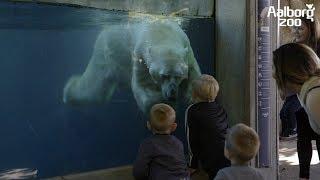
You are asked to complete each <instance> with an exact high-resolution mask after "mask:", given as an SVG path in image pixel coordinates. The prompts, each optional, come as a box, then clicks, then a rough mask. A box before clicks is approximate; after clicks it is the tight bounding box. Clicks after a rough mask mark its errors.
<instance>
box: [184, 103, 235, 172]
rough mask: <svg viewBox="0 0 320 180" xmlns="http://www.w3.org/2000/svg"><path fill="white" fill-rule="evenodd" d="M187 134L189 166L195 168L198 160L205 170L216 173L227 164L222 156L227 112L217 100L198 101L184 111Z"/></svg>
mask: <svg viewBox="0 0 320 180" xmlns="http://www.w3.org/2000/svg"><path fill="white" fill-rule="evenodd" d="M186 122H187V127H188V129H187V134H188V142H189V150H191V158H190V164H189V166H190V167H191V168H194V169H197V168H198V167H199V164H198V163H199V161H200V162H201V166H202V167H203V169H204V170H206V171H207V172H208V171H209V173H210V172H212V173H213V174H215V173H217V172H218V170H219V169H221V168H223V167H226V166H229V164H230V163H229V161H228V160H227V159H226V158H225V157H224V143H225V135H226V133H227V129H228V127H229V126H228V119H227V113H226V112H225V110H224V109H223V107H222V106H221V105H219V104H218V103H217V102H200V103H196V104H193V105H191V106H190V107H189V108H188V109H187V112H186Z"/></svg>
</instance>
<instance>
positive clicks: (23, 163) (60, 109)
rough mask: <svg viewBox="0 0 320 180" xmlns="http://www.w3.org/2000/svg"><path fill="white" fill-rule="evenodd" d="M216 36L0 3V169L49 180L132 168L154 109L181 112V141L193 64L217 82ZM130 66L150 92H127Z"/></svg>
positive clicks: (199, 27) (128, 16) (162, 23)
mask: <svg viewBox="0 0 320 180" xmlns="http://www.w3.org/2000/svg"><path fill="white" fill-rule="evenodd" d="M159 18H160V19H161V18H162V20H160V19H159ZM179 23H181V26H179V25H178V24H179ZM153 27H156V28H154V29H152V28H153ZM151 30H152V31H151ZM157 33H158V34H157ZM159 34H160V35H159ZM185 35H187V36H188V38H187V37H186V36H185ZM213 35H214V32H213V20H212V19H210V18H207V19H206V18H203V19H186V18H185V19H183V18H180V19H178V18H172V19H171V20H168V19H164V18H163V17H160V16H152V15H137V14H132V13H125V12H122V13H120V12H114V11H103V10H95V9H86V8H75V7H67V6H53V5H45V4H35V3H11V2H0V48H1V51H0V52H1V53H0V82H1V88H0V100H1V105H0V133H1V136H0V142H1V143H2V146H1V148H0V159H1V162H0V170H8V169H9V170H12V169H18V168H29V169H26V170H25V169H22V170H20V171H22V172H25V173H30V172H32V173H37V172H38V177H40V178H44V177H53V176H58V175H65V174H70V173H79V172H83V171H91V170H97V169H105V168H112V167H118V166H123V165H128V164H132V162H133V160H134V159H135V156H136V153H137V150H138V147H139V144H140V142H141V140H142V139H143V138H145V137H146V136H148V135H150V132H149V131H148V130H147V128H146V126H145V125H146V121H147V115H148V109H149V108H150V105H152V104H153V103H156V102H168V103H170V104H172V105H173V106H175V108H176V110H177V111H178V115H177V122H178V130H177V131H176V133H175V134H176V135H177V137H178V138H180V139H181V140H183V141H184V142H185V138H186V137H185V132H184V110H185V108H186V107H187V106H188V105H189V103H187V100H190V94H188V93H187V92H186V91H185V90H186V88H185V87H187V86H186V85H190V84H189V83H190V80H191V79H192V78H194V77H193V76H192V75H190V73H189V72H192V69H194V68H197V65H199V67H200V69H201V72H202V73H207V74H213V68H214V63H213V58H214V55H213V44H214V42H213ZM141 42H143V43H146V42H148V43H151V44H145V45H141ZM189 43H190V44H191V46H189ZM137 47H141V49H139V48H137ZM150 48H153V49H150ZM139 50H140V51H139ZM146 50H148V51H146ZM192 50H193V52H194V57H195V59H194V58H193V55H192ZM141 51H142V52H141ZM146 53H149V55H150V54H151V55H150V56H147V54H146ZM159 54H160V55H159ZM147 57H149V59H147ZM150 57H151V58H150ZM165 57H169V58H171V61H166V58H165ZM169 58H168V59H169ZM134 60H138V61H139V62H140V60H141V61H142V62H143V63H141V64H140V65H143V68H145V69H143V70H145V71H144V73H141V72H140V74H139V75H137V77H138V78H139V81H141V82H148V83H149V85H146V86H145V87H144V85H143V83H141V86H142V87H140V89H134V88H133V87H132V86H131V84H137V83H138V80H137V81H134V82H132V81H133V80H132V77H133V73H132V69H134V68H138V67H137V66H135V65H134ZM147 60H148V62H147ZM156 62H157V63H156ZM144 63H146V64H147V63H150V64H148V65H147V66H144ZM152 63H154V64H155V65H153V64H152ZM165 63H169V64H165ZM150 66H152V67H155V70H154V71H152V73H155V74H156V75H157V73H158V75H159V74H161V73H163V72H166V73H167V74H165V75H167V76H169V77H170V78H172V79H173V81H172V82H171V83H173V84H174V85H176V86H177V88H176V89H175V90H177V92H178V93H177V94H176V93H174V92H170V93H168V92H169V90H168V87H169V85H170V83H169V85H168V82H165V81H162V80H161V79H157V76H156V75H154V76H153V77H151V74H150V73H151V70H150ZM173 67H175V68H173ZM182 67H185V68H186V69H183V68H182ZM147 68H149V69H147ZM195 73H200V72H195ZM72 77H76V78H72ZM175 78H176V79H175ZM70 79H71V80H70ZM178 79H179V80H178ZM180 80H181V81H180ZM150 84H151V85H150ZM166 85H167V87H166ZM150 87H156V88H155V90H153V91H152V93H154V94H151V96H148V98H147V99H146V100H145V102H142V98H143V97H144V95H146V94H147V91H146V90H149V89H151V90H152V88H150ZM139 93H140V94H139ZM166 93H168V94H169V95H168V94H166ZM175 94H176V97H178V98H177V99H176V100H173V99H174V97H173V96H175ZM182 95H186V96H185V97H184V98H182V97H183V96H182ZM171 98H172V99H171ZM186 147H187V146H185V150H186ZM36 170H38V171H36ZM17 171H19V170H17Z"/></svg>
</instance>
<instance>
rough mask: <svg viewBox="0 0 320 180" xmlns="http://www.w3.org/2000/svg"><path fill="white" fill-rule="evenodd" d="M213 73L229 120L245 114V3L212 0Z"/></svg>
mask: <svg viewBox="0 0 320 180" xmlns="http://www.w3.org/2000/svg"><path fill="white" fill-rule="evenodd" d="M216 61H217V62H216V76H217V80H218V81H219V83H220V87H221V88H220V89H221V90H220V99H221V101H222V103H223V105H224V107H225V109H226V110H227V112H228V116H229V119H230V121H231V124H234V123H236V122H241V121H243V120H244V118H245V106H244V105H245V96H246V91H245V89H246V83H245V82H246V64H247V62H246V3H245V0H241V1H239V0H228V1H226V0H217V1H216Z"/></svg>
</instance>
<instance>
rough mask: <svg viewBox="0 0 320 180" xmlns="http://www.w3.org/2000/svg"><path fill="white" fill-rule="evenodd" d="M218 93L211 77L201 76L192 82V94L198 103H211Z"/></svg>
mask: <svg viewBox="0 0 320 180" xmlns="http://www.w3.org/2000/svg"><path fill="white" fill-rule="evenodd" d="M218 92H219V84H218V82H217V81H216V79H215V78H214V77H213V76H210V75H207V74H203V75H201V76H200V77H199V78H198V79H196V80H194V81H193V82H192V93H193V94H194V96H195V97H196V98H197V99H198V100H200V101H205V102H212V101H214V100H215V99H216V97H217V94H218Z"/></svg>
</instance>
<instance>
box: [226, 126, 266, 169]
mask: <svg viewBox="0 0 320 180" xmlns="http://www.w3.org/2000/svg"><path fill="white" fill-rule="evenodd" d="M259 147H260V140H259V136H258V134H257V133H256V131H255V130H254V129H252V128H250V127H248V126H246V125H244V124H241V123H240V124H237V125H235V126H233V127H232V128H231V129H230V131H229V133H228V134H227V137H226V146H225V148H226V150H227V151H228V154H229V158H230V160H231V159H233V160H235V161H236V162H237V163H247V162H249V161H250V160H251V159H253V158H254V157H255V156H256V154H257V152H258V150H259Z"/></svg>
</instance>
